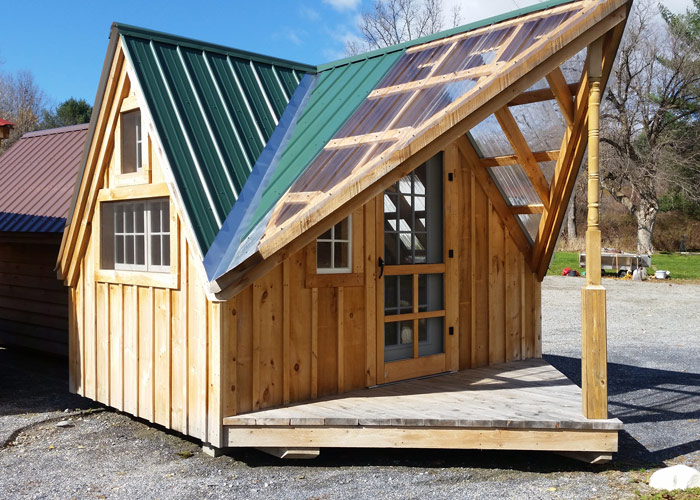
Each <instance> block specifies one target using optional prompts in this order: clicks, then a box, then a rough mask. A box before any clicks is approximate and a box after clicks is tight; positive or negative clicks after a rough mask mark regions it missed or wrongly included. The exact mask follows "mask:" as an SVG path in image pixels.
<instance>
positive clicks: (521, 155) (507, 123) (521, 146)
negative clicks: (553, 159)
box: [494, 107, 549, 208]
mask: <svg viewBox="0 0 700 500" xmlns="http://www.w3.org/2000/svg"><path fill="white" fill-rule="evenodd" d="M494 114H495V115H496V119H497V120H498V123H499V124H500V125H501V128H502V129H503V133H504V134H506V137H507V138H508V142H510V145H511V146H513V150H514V151H515V155H516V156H517V157H518V160H519V163H520V165H521V166H522V167H523V170H525V173H526V174H527V176H528V177H529V179H530V182H532V187H534V188H535V191H536V192H537V194H538V195H539V197H540V199H541V200H542V204H543V205H544V206H545V208H549V184H548V183H547V179H546V178H545V177H544V174H543V173H542V169H541V168H540V165H539V163H537V160H536V159H535V155H533V154H532V150H531V149H530V146H528V144H527V141H526V140H525V137H523V134H522V132H521V131H520V129H519V128H518V124H517V123H516V122H515V118H513V115H512V114H511V112H510V110H509V109H508V108H507V107H503V108H501V109H499V110H498V111H496V112H495V113H494Z"/></svg>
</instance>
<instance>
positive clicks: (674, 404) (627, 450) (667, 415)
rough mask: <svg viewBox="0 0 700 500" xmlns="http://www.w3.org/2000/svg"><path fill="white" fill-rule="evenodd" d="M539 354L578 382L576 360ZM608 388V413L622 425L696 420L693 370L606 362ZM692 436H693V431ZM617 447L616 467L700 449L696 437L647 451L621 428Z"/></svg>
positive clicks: (699, 404)
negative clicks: (677, 370) (686, 370)
mask: <svg viewBox="0 0 700 500" xmlns="http://www.w3.org/2000/svg"><path fill="white" fill-rule="evenodd" d="M543 357H544V358H545V359H546V360H547V361H548V362H549V363H550V364H552V366H554V367H555V368H556V369H557V370H559V371H560V372H562V373H563V374H564V375H566V376H567V377H568V378H569V379H571V380H572V381H573V382H574V383H576V384H577V385H579V386H580V385H581V360H580V359H578V358H570V357H564V356H554V355H547V354H545V355H544V356H543ZM608 391H609V392H608V398H609V401H610V406H609V408H610V415H611V416H612V417H617V418H619V419H620V420H622V422H623V423H624V424H625V425H631V424H644V423H663V422H673V421H684V420H685V421H688V420H698V419H700V374H697V373H687V372H674V371H669V370H657V369H653V368H641V367H638V366H632V365H622V364H619V363H608ZM696 429H697V427H696ZM691 433H692V431H691ZM691 433H689V434H691ZM693 437H697V433H695V435H694V436H693ZM619 449H620V451H619V452H618V453H617V454H616V457H615V464H616V465H618V466H620V465H621V464H622V463H625V462H629V463H632V464H660V463H662V462H664V461H665V460H670V459H672V458H676V457H678V456H680V455H685V454H688V453H692V452H694V451H698V450H700V439H693V440H691V441H688V442H686V443H683V444H680V445H676V446H671V447H668V448H664V449H661V450H657V451H654V452H650V451H649V450H647V449H646V448H645V447H644V446H643V445H642V444H641V443H640V442H639V441H637V440H636V439H634V438H633V437H632V436H631V435H630V434H629V433H628V432H626V431H623V432H621V433H620V442H619Z"/></svg>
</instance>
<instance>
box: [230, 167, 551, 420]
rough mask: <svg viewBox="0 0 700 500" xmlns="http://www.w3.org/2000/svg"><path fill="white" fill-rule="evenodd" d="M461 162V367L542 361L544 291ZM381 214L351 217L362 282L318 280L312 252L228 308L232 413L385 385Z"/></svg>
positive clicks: (456, 215)
mask: <svg viewBox="0 0 700 500" xmlns="http://www.w3.org/2000/svg"><path fill="white" fill-rule="evenodd" d="M458 158H459V160H458V161H459V162H460V164H459V165H453V166H452V167H451V168H452V169H453V170H452V172H453V174H454V176H455V182H458V183H459V184H458V186H459V188H458V189H457V190H454V189H453V190H448V189H446V190H445V195H446V197H447V196H450V194H449V193H450V192H452V193H454V194H453V195H451V196H454V197H456V199H452V200H447V199H446V206H447V207H448V209H446V212H447V214H446V219H445V225H446V226H447V225H451V229H452V230H454V229H455V228H456V229H457V231H456V233H457V234H458V235H459V237H458V241H459V245H458V249H457V256H458V260H459V262H458V266H457V268H458V274H459V278H458V280H457V283H456V287H455V288H456V289H458V293H459V301H458V304H459V305H458V328H457V335H459V344H458V345H459V369H469V368H477V367H480V366H487V365H491V364H495V363H501V362H505V361H512V360H518V359H527V358H533V357H540V356H541V347H540V345H541V342H540V336H541V333H540V330H541V316H540V282H538V280H537V279H536V276H535V274H534V273H533V272H532V271H531V270H530V268H529V265H528V264H527V263H526V260H525V257H524V255H523V253H522V252H521V251H520V249H519V248H518V246H517V245H516V244H515V242H514V240H513V238H512V237H511V235H510V234H509V232H508V229H507V228H506V227H505V224H504V222H503V220H502V219H501V217H500V216H499V214H498V213H497V212H496V211H495V209H494V208H493V206H492V204H491V202H490V200H489V198H488V196H487V194H486V192H485V191H484V189H482V187H481V185H480V184H479V182H478V180H477V179H476V178H475V177H474V175H473V174H472V172H471V165H469V164H468V163H467V161H466V160H465V159H464V158H463V157H462V156H461V155H459V156H458ZM446 168H450V167H449V166H446ZM477 168H479V167H477ZM376 206H378V207H382V206H383V204H382V203H380V202H374V201H373V202H370V203H368V204H366V205H364V206H363V207H362V208H360V209H358V210H356V211H355V212H353V214H352V222H353V233H352V234H353V273H352V275H316V274H315V243H312V244H310V245H308V246H307V247H305V248H304V249H302V250H300V251H299V252H297V253H295V254H294V255H292V256H291V257H290V258H288V259H286V260H285V261H283V262H282V263H281V264H279V265H278V266H276V267H275V268H274V269H272V270H271V271H269V272H268V273H267V274H266V275H264V276H263V277H262V278H260V279H258V280H257V281H255V282H254V283H253V284H252V285H250V286H248V287H247V288H245V289H244V290H243V291H242V292H240V293H239V294H238V295H237V296H235V297H234V298H233V299H231V300H229V301H227V302H226V303H225V304H224V305H223V311H222V318H223V319H222V328H223V336H222V339H223V344H224V348H225V353H224V355H223V358H224V364H223V370H224V373H223V375H222V376H223V391H222V392H223V402H222V405H223V408H222V411H223V413H224V414H225V415H227V416H231V415H236V414H242V413H247V412H252V411H256V410H259V409H263V408H270V407H275V406H280V405H285V404H289V403H294V402H299V401H305V400H311V399H315V398H317V397H322V396H328V395H333V394H340V393H343V392H347V391H351V390H355V389H360V388H363V387H367V386H371V385H374V384H376V382H377V370H378V369H381V367H378V366H377V363H376V358H377V353H376V349H377V347H376V346H377V338H376V335H377V326H376V303H377V302H376V292H375V290H376V273H375V270H376V248H375V228H376V224H377V223H379V224H381V221H382V217H383V214H382V213H377V212H376V210H375V207H376ZM453 303H454V301H453ZM379 334H380V335H381V334H383V332H379Z"/></svg>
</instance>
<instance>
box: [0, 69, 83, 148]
mask: <svg viewBox="0 0 700 500" xmlns="http://www.w3.org/2000/svg"><path fill="white" fill-rule="evenodd" d="M91 114H92V106H91V105H90V104H88V102H87V101H85V99H75V98H73V97H71V98H69V99H66V100H65V101H63V102H62V103H60V104H59V105H58V106H55V107H52V106H50V105H49V103H48V98H47V97H46V94H45V93H44V92H43V91H42V90H41V89H40V88H39V86H38V85H37V84H36V82H35V81H34V76H33V75H32V73H31V72H30V71H26V70H22V71H18V72H17V73H15V74H11V73H3V72H0V118H2V119H3V120H7V121H10V122H12V123H14V124H15V126H14V128H13V130H12V131H11V132H10V137H9V138H8V139H5V140H3V141H2V142H0V154H2V153H4V152H5V151H7V150H8V149H9V148H10V146H12V145H13V144H14V143H15V142H17V140H19V138H20V137H22V135H23V134H25V133H27V132H34V131H36V130H43V129H49V128H57V127H66V126H69V125H78V124H81V123H87V122H89V121H90V115H91Z"/></svg>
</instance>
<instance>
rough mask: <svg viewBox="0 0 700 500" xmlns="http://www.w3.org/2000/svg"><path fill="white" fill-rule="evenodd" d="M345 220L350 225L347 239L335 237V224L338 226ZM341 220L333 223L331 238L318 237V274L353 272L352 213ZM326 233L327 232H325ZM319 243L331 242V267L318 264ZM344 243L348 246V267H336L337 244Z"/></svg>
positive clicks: (316, 245)
mask: <svg viewBox="0 0 700 500" xmlns="http://www.w3.org/2000/svg"><path fill="white" fill-rule="evenodd" d="M343 220H345V221H347V226H348V237H347V239H341V238H336V237H335V226H337V225H338V224H339V223H340V222H342V221H343ZM340 222H338V223H336V224H333V226H332V227H331V229H330V232H331V237H330V238H321V237H320V236H319V237H318V238H316V243H315V248H316V274H352V264H353V263H352V236H353V235H352V214H350V215H348V216H347V217H346V218H345V219H342V220H341V221H340ZM324 234H325V233H324ZM319 243H330V245H331V261H330V262H331V267H320V266H319V264H318V244H319ZM336 243H344V244H345V245H346V248H347V263H348V265H347V266H346V267H335V244H336Z"/></svg>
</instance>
